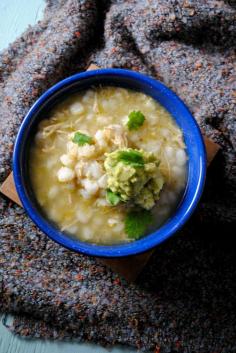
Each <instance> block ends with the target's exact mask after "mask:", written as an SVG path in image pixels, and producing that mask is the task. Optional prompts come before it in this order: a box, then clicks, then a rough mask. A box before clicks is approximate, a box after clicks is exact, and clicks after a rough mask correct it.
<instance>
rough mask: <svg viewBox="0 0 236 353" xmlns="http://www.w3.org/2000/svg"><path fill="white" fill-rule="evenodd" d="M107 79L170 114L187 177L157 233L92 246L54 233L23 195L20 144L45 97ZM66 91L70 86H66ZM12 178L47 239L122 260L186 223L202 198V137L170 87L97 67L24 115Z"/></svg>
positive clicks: (57, 89) (68, 80)
mask: <svg viewBox="0 0 236 353" xmlns="http://www.w3.org/2000/svg"><path fill="white" fill-rule="evenodd" d="M103 79H105V80H107V82H108V84H111V85H114V84H115V85H117V86H121V87H130V88H134V89H138V90H140V91H142V92H144V93H146V94H148V95H150V96H152V97H153V98H154V99H156V100H157V101H159V103H160V104H162V105H163V106H164V107H165V108H166V109H167V110H168V111H169V112H170V114H171V115H172V116H173V118H174V119H175V120H176V122H177V124H178V125H179V126H180V128H181V129H182V132H183V136H184V140H185V144H186V147H187V154H188V157H189V162H188V178H187V184H186V189H185V193H184V195H183V198H182V200H181V202H180V204H179V206H178V208H177V209H176V212H175V213H174V214H173V215H172V216H171V218H169V219H168V220H167V221H166V223H165V224H163V225H162V226H161V227H160V228H159V229H158V230H156V231H155V232H152V233H151V234H149V235H147V236H145V237H144V238H141V239H139V240H136V241H134V242H131V243H128V244H119V245H109V246H104V245H96V244H90V243H86V242H82V241H79V240H77V239H73V238H70V237H69V236H68V235H66V234H65V233H63V232H61V231H60V230H58V229H57V228H56V227H55V226H53V224H52V223H50V222H49V221H48V220H47V219H46V217H43V215H42V213H40V212H39V209H38V208H37V207H36V205H35V203H34V202H33V200H32V199H31V197H29V195H28V192H27V186H26V185H27V180H25V179H26V178H25V170H24V167H23V163H22V161H24V143H25V142H24V141H26V140H27V138H28V137H29V135H30V127H29V126H30V124H31V123H32V121H34V118H35V116H36V114H37V113H38V111H39V110H40V108H41V107H42V105H47V101H48V100H49V99H51V100H53V96H54V95H55V94H56V93H57V92H60V91H62V90H63V89H65V88H66V89H67V88H68V87H70V86H71V85H73V84H75V83H76V84H80V83H81V82H82V83H83V81H84V82H85V81H87V82H90V83H89V86H91V85H93V81H94V80H95V81H96V82H99V80H101V81H102V80H103ZM68 89H69V88H68ZM13 174H14V181H15V185H16V189H17V192H18V194H19V197H20V200H21V202H22V205H23V207H24V209H25V210H26V212H27V213H28V215H29V216H30V218H31V219H32V221H33V222H34V223H35V224H36V225H37V226H38V227H39V228H40V229H41V230H42V231H43V232H44V233H46V234H47V235H48V236H49V237H50V238H51V239H52V240H54V241H55V242H57V243H59V244H60V245H62V246H64V247H66V248H68V249H70V250H73V251H75V252H79V253H83V254H86V255H92V256H99V257H124V256H130V255H135V254H138V253H142V252H145V251H147V250H149V249H151V248H153V247H155V246H157V245H158V244H160V243H162V242H163V241H164V240H166V239H167V238H169V237H170V236H171V235H173V234H174V233H176V232H177V231H178V230H179V229H180V228H181V227H182V226H183V225H184V224H185V223H186V221H187V220H188V219H189V217H190V216H191V214H192V213H193V211H194V209H195V208H196V206H197V204H198V201H199V199H200V197H201V194H202V191H203V188H204V183H205V176H206V151H205V145H204V142H203V139H202V135H201V132H200V129H199V127H198V125H197V123H196V121H195V119H194V118H193V116H192V115H191V113H190V111H189V110H188V108H187V107H186V106H185V104H184V103H183V102H182V100H181V99H180V98H179V97H178V96H177V95H176V94H175V93H174V92H172V91H171V90H170V89H169V88H167V87H166V86H165V85H164V84H162V83H161V82H159V81H157V80H155V79H152V78H150V77H148V76H146V75H143V74H140V73H137V72H134V71H131V70H124V69H99V70H93V71H87V72H83V73H79V74H75V75H73V76H70V77H68V78H66V79H64V80H62V81H60V82H58V83H57V84H55V85H54V86H53V87H51V88H50V89H48V90H47V91H46V92H45V93H44V94H43V95H41V96H40V98H39V99H38V100H37V101H36V102H35V103H34V105H33V106H32V107H31V109H30V110H29V112H28V113H27V115H26V116H25V118H24V120H23V122H22V124H21V127H20V129H19V132H18V135H17V138H16V142H15V146H14V152H13Z"/></svg>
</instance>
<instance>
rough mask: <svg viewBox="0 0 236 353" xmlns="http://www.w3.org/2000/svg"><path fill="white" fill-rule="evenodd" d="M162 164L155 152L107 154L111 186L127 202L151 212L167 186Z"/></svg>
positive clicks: (133, 151) (117, 152) (120, 151)
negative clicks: (164, 186)
mask: <svg viewBox="0 0 236 353" xmlns="http://www.w3.org/2000/svg"><path fill="white" fill-rule="evenodd" d="M159 164H160V161H159V160H158V159H157V158H156V157H155V156H154V154H153V153H150V152H146V151H143V150H137V149H132V148H126V149H117V150H116V151H114V152H111V153H107V154H106V159H105V162H104V167H105V170H106V173H107V177H108V180H107V183H108V185H107V186H108V188H109V189H110V190H111V191H112V192H113V193H116V194H118V195H119V196H120V199H121V200H122V201H123V202H128V201H131V202H133V203H134V204H137V205H139V206H140V207H142V208H144V209H147V210H149V209H151V208H152V207H153V206H154V205H155V203H156V201H157V200H158V199H159V194H160V191H161V189H162V187H163V184H164V178H163V176H162V174H161V172H160V170H159Z"/></svg>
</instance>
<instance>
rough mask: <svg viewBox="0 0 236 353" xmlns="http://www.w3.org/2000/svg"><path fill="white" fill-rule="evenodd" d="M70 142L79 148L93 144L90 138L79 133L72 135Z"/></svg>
mask: <svg viewBox="0 0 236 353" xmlns="http://www.w3.org/2000/svg"><path fill="white" fill-rule="evenodd" d="M72 141H73V142H74V143H77V144H78V145H79V146H84V145H86V144H88V145H91V144H92V143H93V139H92V137H90V136H88V135H85V134H82V132H79V131H77V132H76V133H75V134H74V137H73V139H72Z"/></svg>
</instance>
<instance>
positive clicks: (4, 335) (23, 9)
mask: <svg viewBox="0 0 236 353" xmlns="http://www.w3.org/2000/svg"><path fill="white" fill-rule="evenodd" d="M44 7H45V3H44V0H0V51H1V50H2V49H4V48H6V47H7V45H8V44H9V43H11V42H12V41H14V40H15V39H16V38H17V37H18V36H19V35H20V34H21V33H22V32H23V31H24V30H25V29H26V28H27V26H28V25H29V24H31V25H33V24H35V23H36V22H37V21H38V20H39V19H40V18H41V17H42V14H43V9H44ZM1 318H2V317H1V315H0V353H108V352H110V353H128V352H135V351H134V350H132V349H130V348H127V349H126V348H123V347H122V348H120V347H114V348H113V349H109V350H108V349H105V348H102V347H100V346H98V345H92V344H78V343H75V342H74V343H69V342H59V341H49V340H46V341H45V340H39V339H34V340H33V339H31V340H29V339H23V338H19V337H17V336H14V335H13V334H11V333H10V332H9V330H8V329H7V328H5V327H4V326H3V324H2V320H1Z"/></svg>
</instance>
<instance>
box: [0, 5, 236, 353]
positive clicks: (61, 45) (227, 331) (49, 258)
mask: <svg viewBox="0 0 236 353" xmlns="http://www.w3.org/2000/svg"><path fill="white" fill-rule="evenodd" d="M235 38H236V5H235V1H220V0H207V1H206V0H128V1H125V0H113V1H105V0H104V1H99V0H97V1H96V0H48V1H47V7H46V10H45V15H44V19H43V20H42V21H41V22H39V23H38V24H37V25H36V26H34V27H30V28H28V30H27V31H26V32H25V33H23V34H22V36H21V37H20V38H19V39H18V40H16V41H15V42H14V43H13V44H11V45H10V46H9V47H8V48H7V49H6V50H5V51H4V52H2V53H1V54H0V91H1V94H0V141H1V143H0V182H2V181H3V180H4V179H5V178H6V176H7V175H8V174H9V172H10V170H11V160H12V149H13V144H14V139H15V136H16V133H17V130H18V128H19V125H20V123H21V121H22V119H23V117H24V115H25V114H26V112H27V110H28V109H29V107H30V106H31V105H32V103H33V102H34V101H35V99H37V97H39V95H40V94H41V93H42V92H44V91H45V90H46V89H47V88H48V87H50V86H51V85H53V84H54V83H56V82H58V81H59V80H61V79H63V78H65V77H67V76H69V75H71V74H73V73H76V72H78V71H81V70H84V69H86V67H87V66H88V64H89V62H91V61H93V62H94V63H96V64H97V65H98V66H100V67H124V68H130V69H133V70H138V71H140V72H144V73H147V74H149V75H152V76H154V77H155V78H158V79H159V80H161V81H162V82H164V83H165V84H166V85H167V86H169V87H170V88H172V89H173V90H174V91H175V92H176V93H177V94H178V95H179V96H180V97H181V98H182V99H183V100H184V101H185V103H186V104H187V105H188V106H189V108H190V110H191V111H192V113H193V114H194V116H195V118H196V119H197V121H198V123H199V125H200V126H201V128H202V129H203V130H204V132H205V134H206V135H207V136H209V137H211V138H212V139H213V140H215V141H216V142H218V143H219V144H220V145H221V147H222V151H221V153H220V155H219V156H218V158H217V159H216V161H215V162H214V163H213V165H212V166H211V167H210V170H209V171H208V177H207V183H206V187H205V192H204V195H203V198H202V200H201V203H200V205H199V208H198V211H197V212H196V213H195V215H194V217H193V218H192V219H191V221H190V222H189V223H188V225H186V226H185V228H184V229H183V230H182V231H181V232H180V233H179V234H177V235H176V236H174V237H172V238H171V239H170V240H168V241H167V242H165V243H164V244H162V245H161V246H159V247H158V249H157V250H156V252H155V254H154V255H153V257H152V259H151V261H150V262H149V264H148V265H147V266H146V268H145V270H144V271H143V273H142V274H141V276H140V277H139V280H138V281H137V283H135V284H128V283H126V281H125V280H124V279H122V278H118V277H117V275H116V274H114V273H112V272H111V271H110V270H109V269H107V268H106V267H104V266H102V265H101V264H98V263H97V262H96V260H95V259H93V258H89V257H86V256H83V255H78V254H75V253H72V252H70V251H68V250H66V249H64V248H62V247H60V246H59V245H58V244H56V243H54V242H52V241H51V240H49V239H48V238H47V236H46V235H44V234H43V233H42V232H40V231H39V229H38V228H37V227H36V226H35V225H34V224H33V223H32V222H31V221H30V220H29V218H28V217H27V215H26V214H25V212H24V210H23V209H21V208H20V207H18V206H17V205H15V204H12V203H11V202H10V201H9V200H7V199H5V198H4V197H3V196H2V195H1V196H0V311H2V312H7V313H14V314H19V317H18V318H17V319H16V320H15V321H14V323H13V325H12V326H11V327H10V329H11V330H12V331H13V332H15V333H17V334H20V335H22V336H34V337H53V338H57V339H62V338H70V339H71V338H73V339H75V340H78V341H92V342H99V343H103V344H110V345H113V344H116V343H120V344H126V345H130V346H134V347H137V348H140V349H141V350H143V351H145V352H147V351H148V350H154V349H155V350H156V352H184V353H185V352H186V353H187V352H198V353H201V352H202V353H208V352H209V353H210V352H211V353H212V352H230V353H231V352H236V345H235V327H236V315H235V307H236V299H235V298H236V295H235V294H236V293H235V290H234V284H235V275H236V267H235V251H234V245H233V236H234V234H233V228H232V226H233V225H235V219H236V212H235V205H236V192H235V191H236V163H235V146H236V124H235V115H236V108H235V107H236V84H235V82H236V75H235V44H236V42H235Z"/></svg>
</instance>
